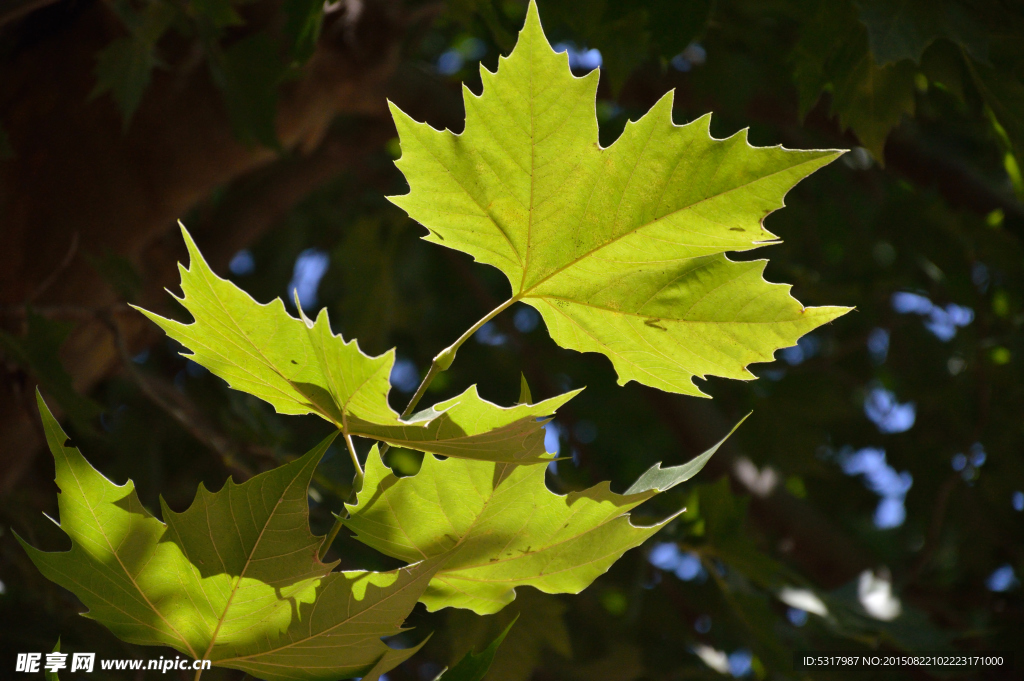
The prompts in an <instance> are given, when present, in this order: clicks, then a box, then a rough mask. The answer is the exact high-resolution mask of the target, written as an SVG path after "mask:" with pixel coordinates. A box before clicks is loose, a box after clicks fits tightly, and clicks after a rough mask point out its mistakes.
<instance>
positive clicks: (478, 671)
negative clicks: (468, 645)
mask: <svg viewBox="0 0 1024 681" xmlns="http://www.w3.org/2000/svg"><path fill="white" fill-rule="evenodd" d="M518 619H519V616H518V615H516V617H515V619H513V620H512V621H511V622H509V623H508V626H507V627H505V629H504V630H503V631H502V632H501V633H500V634H499V635H498V637H497V638H496V639H494V640H493V641H491V642H490V644H489V645H488V646H487V647H486V648H484V649H483V650H481V651H480V652H479V653H474V652H473V651H472V650H470V651H469V652H468V653H466V656H465V657H463V658H462V659H461V660H459V663H458V664H457V665H455V666H454V667H452V668H451V669H448V670H446V671H443V672H441V673H440V674H438V676H437V678H435V679H434V681H483V678H484V676H485V675H486V674H487V671H488V670H489V669H490V668H491V663H492V662H494V655H495V653H497V652H498V647H499V646H501V643H502V641H504V640H505V637H506V636H507V635H508V632H509V630H510V629H512V625H514V624H515V623H516V620H518Z"/></svg>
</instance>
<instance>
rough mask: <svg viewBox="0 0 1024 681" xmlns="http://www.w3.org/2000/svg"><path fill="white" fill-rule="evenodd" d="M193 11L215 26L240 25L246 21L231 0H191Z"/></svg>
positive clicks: (190, 4)
mask: <svg viewBox="0 0 1024 681" xmlns="http://www.w3.org/2000/svg"><path fill="white" fill-rule="evenodd" d="M189 6H190V7H191V8H192V11H193V12H195V14H197V15H198V16H200V17H202V18H203V19H205V20H206V21H208V22H209V23H210V25H211V26H212V27H213V28H227V27H228V26H240V25H242V24H244V23H245V20H244V19H242V17H241V15H239V13H238V11H237V10H236V9H235V8H234V7H233V6H232V2H231V0H190V2H189Z"/></svg>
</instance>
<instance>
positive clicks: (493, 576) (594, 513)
mask: <svg viewBox="0 0 1024 681" xmlns="http://www.w3.org/2000/svg"><path fill="white" fill-rule="evenodd" d="M720 444H721V443H719V444H718V445H715V447H714V448H712V449H711V450H709V451H708V452H705V453H704V454H702V455H701V456H698V457H697V458H696V459H694V462H696V463H695V464H694V465H692V466H690V467H689V468H688V469H687V470H685V471H680V470H676V469H671V468H670V469H665V470H662V469H661V468H660V465H657V466H655V467H654V468H653V469H651V470H650V471H648V472H647V473H645V474H644V476H642V477H641V479H640V480H639V481H638V483H637V484H636V485H634V488H636V489H635V490H634V488H631V492H632V493H629V494H625V495H622V494H615V493H614V492H612V491H611V489H610V487H609V484H608V483H607V482H602V483H600V484H598V485H595V486H594V487H591V488H590V489H588V490H584V491H582V492H572V493H570V494H568V495H565V496H561V495H557V494H554V493H553V492H551V491H550V490H548V488H547V486H546V485H545V483H544V475H545V468H546V467H545V466H509V465H507V464H500V463H499V464H495V463H490V462H485V461H470V460H458V459H447V460H444V461H441V460H438V459H436V458H435V457H433V456H425V457H423V465H422V466H421V467H420V470H419V472H418V473H417V474H416V475H413V476H409V477H404V478H399V477H397V476H395V475H394V474H393V473H392V472H391V471H390V470H389V469H388V468H387V467H386V466H385V465H384V463H383V461H382V460H381V458H380V456H379V454H378V453H377V450H376V448H374V449H373V450H371V452H370V456H369V458H368V460H367V464H366V478H365V481H364V484H363V489H362V491H361V492H360V493H359V495H358V497H357V500H356V503H355V504H354V505H350V506H349V513H350V517H349V518H348V519H347V520H346V521H345V524H346V525H348V527H349V528H350V529H351V530H353V531H354V533H355V537H356V539H358V540H359V541H361V542H363V543H364V544H367V545H369V546H372V547H373V548H375V549H377V550H378V551H380V552H382V553H385V554H387V555H389V556H392V557H394V558H399V559H401V560H404V561H407V562H410V563H414V562H417V561H422V560H429V559H431V558H433V557H435V556H441V555H447V556H449V558H448V560H447V562H446V563H445V565H444V567H443V568H442V569H441V570H439V571H438V573H437V574H436V575H435V576H434V578H433V579H432V580H431V582H430V586H429V587H428V588H427V590H426V592H425V593H424V594H423V597H422V599H421V600H422V602H423V603H424V604H426V606H427V608H428V609H429V610H438V609H440V608H446V607H458V608H467V609H470V610H473V611H475V612H477V613H479V614H489V613H494V612H497V611H499V610H501V609H502V608H503V607H505V606H506V605H507V604H509V603H511V602H512V600H513V599H514V598H515V591H514V589H515V587H517V586H524V585H528V586H533V587H536V588H537V589H540V590H541V591H544V592H547V593H579V592H580V591H582V590H583V589H585V588H586V587H587V586H589V585H590V583H591V582H593V581H594V579H595V578H597V577H598V576H599V575H601V574H603V573H604V572H605V571H607V570H608V568H609V567H611V565H612V563H614V562H615V561H616V560H618V559H619V556H621V555H622V554H623V553H624V552H625V551H627V550H629V549H631V548H633V547H635V546H638V545H640V544H641V543H642V542H643V541H644V540H645V539H647V538H648V537H650V536H651V535H653V534H654V533H655V532H657V531H658V530H659V529H661V527H662V526H663V525H664V524H665V522H668V521H667V520H666V521H664V522H662V523H659V524H656V525H653V526H651V527H636V526H634V525H633V524H632V523H631V522H630V520H629V515H628V513H629V511H630V510H631V509H633V508H635V507H636V506H638V505H639V504H641V503H643V502H644V501H646V500H648V499H650V498H651V497H653V496H654V495H656V494H658V491H659V490H658V489H657V488H656V485H659V484H660V485H661V486H662V487H664V488H665V489H667V488H669V487H671V486H673V485H675V484H678V483H679V482H682V481H683V480H686V479H688V478H689V477H692V476H693V475H695V474H696V473H697V471H699V470H700V468H702V467H703V465H704V463H706V462H707V460H708V459H709V458H710V456H711V454H713V453H714V452H715V451H717V449H718V447H719V445H720ZM694 462H691V463H694ZM678 468H680V469H682V468H686V466H681V467H678ZM672 473H675V474H676V475H675V476H674V477H673V479H672V481H671V482H669V481H668V480H667V479H666V478H668V477H671V476H672Z"/></svg>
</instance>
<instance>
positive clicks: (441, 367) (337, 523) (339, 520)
mask: <svg viewBox="0 0 1024 681" xmlns="http://www.w3.org/2000/svg"><path fill="white" fill-rule="evenodd" d="M517 300H519V299H518V298H517V297H515V296H513V297H511V298H509V299H508V300H506V301H505V302H504V303H502V304H501V305H499V306H498V307H496V308H494V309H493V310H491V311H490V312H488V313H487V314H485V315H484V316H483V317H481V318H480V320H479V321H477V323H476V324H474V325H473V326H471V327H469V328H468V329H466V332H465V333H463V334H462V335H461V336H459V337H458V339H457V340H456V341H455V342H454V343H452V344H451V345H449V346H448V347H447V348H445V349H444V350H442V351H441V352H439V353H437V356H436V357H434V361H432V362H431V363H430V369H428V370H427V375H426V376H424V377H423V380H422V381H420V385H419V387H418V388H416V392H415V394H413V396H412V399H411V400H409V404H408V405H406V407H405V411H403V412H402V418H403V419H406V418H409V416H410V415H411V414H412V412H413V410H414V409H415V408H416V405H417V404H419V403H420V400H421V399H423V395H424V394H425V393H426V392H427V388H429V387H430V384H431V383H433V382H434V379H435V378H436V377H437V375H438V374H440V373H443V372H445V371H447V370H448V367H450V366H451V365H452V362H454V361H455V353H457V352H458V351H459V348H460V347H462V344H463V343H465V342H466V341H467V340H469V337H470V336H472V335H473V334H474V333H476V332H477V331H479V330H480V327H482V326H483V325H484V324H486V323H487V322H489V321H491V320H492V319H494V318H495V317H497V316H498V315H499V314H501V313H502V312H503V311H504V310H506V309H508V307H509V306H510V305H512V303H514V302H516V301H517ZM343 430H345V431H346V432H345V442H346V443H347V444H348V453H349V455H350V456H351V457H352V463H353V464H354V465H355V467H356V479H355V484H354V485H353V486H352V497H353V499H354V497H355V494H356V492H357V491H358V490H359V489H360V488H361V487H362V486H363V468H362V466H360V465H359V457H357V456H356V449H355V447H353V446H352V436H351V435H349V434H348V432H347V429H343ZM390 447H391V445H389V444H388V443H387V442H384V443H382V444H381V447H380V455H381V456H384V454H386V453H387V451H388V449H390ZM344 524H345V518H344V512H342V513H339V514H338V515H336V516H335V518H334V525H333V526H331V531H330V532H328V533H327V536H326V537H324V543H323V544H321V545H320V560H323V559H324V556H326V555H327V550H328V549H330V548H331V544H333V543H334V539H335V538H336V537H337V536H338V532H340V531H341V526H342V525H344Z"/></svg>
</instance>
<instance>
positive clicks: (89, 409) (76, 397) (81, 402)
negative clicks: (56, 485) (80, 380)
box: [0, 309, 103, 434]
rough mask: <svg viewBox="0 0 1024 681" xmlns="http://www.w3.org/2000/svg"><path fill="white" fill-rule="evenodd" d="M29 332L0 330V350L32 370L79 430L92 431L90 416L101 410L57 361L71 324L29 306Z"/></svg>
mask: <svg viewBox="0 0 1024 681" xmlns="http://www.w3.org/2000/svg"><path fill="white" fill-rule="evenodd" d="M26 320H27V321H28V333H26V334H25V336H24V337H20V338H19V337H17V336H12V335H11V334H8V333H6V332H4V331H0V350H3V351H4V353H6V354H7V355H8V357H10V359H11V360H13V361H15V362H17V363H18V364H20V365H22V366H23V367H25V368H27V369H29V370H31V371H32V373H33V374H34V375H35V377H36V380H38V381H39V383H40V385H42V386H43V388H44V389H45V390H46V392H47V393H49V394H50V396H52V397H53V398H54V399H55V400H57V402H58V403H59V404H60V406H61V407H62V408H63V409H64V411H65V412H66V413H67V415H68V417H69V418H70V419H71V421H72V423H74V424H75V428H77V429H78V430H79V431H81V432H82V433H86V434H88V433H93V432H94V428H93V420H94V419H95V418H96V417H97V416H99V415H100V412H102V411H103V409H102V407H100V405H98V404H96V403H95V402H93V401H92V400H90V399H89V398H88V397H85V396H84V395H82V394H81V393H79V392H78V391H77V390H75V387H74V385H73V384H72V381H71V375H70V374H68V372H67V371H66V370H65V369H64V366H63V365H62V364H61V362H60V357H59V353H60V348H61V346H62V345H63V344H64V341H65V340H67V338H68V336H69V335H70V334H71V331H72V330H73V329H74V325H73V324H69V323H67V322H59V321H55V320H52V319H47V318H46V317H43V316H42V315H39V314H37V313H36V312H34V311H33V310H31V309H28V310H27V311H26Z"/></svg>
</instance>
